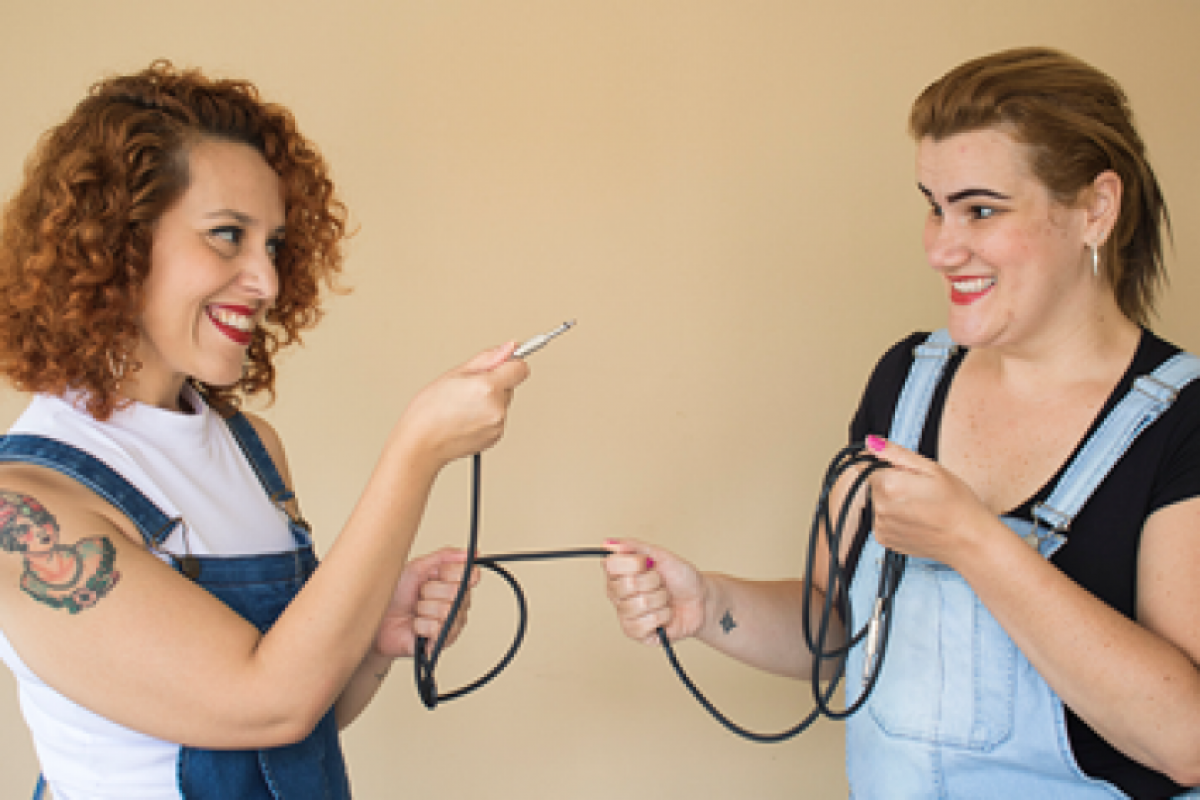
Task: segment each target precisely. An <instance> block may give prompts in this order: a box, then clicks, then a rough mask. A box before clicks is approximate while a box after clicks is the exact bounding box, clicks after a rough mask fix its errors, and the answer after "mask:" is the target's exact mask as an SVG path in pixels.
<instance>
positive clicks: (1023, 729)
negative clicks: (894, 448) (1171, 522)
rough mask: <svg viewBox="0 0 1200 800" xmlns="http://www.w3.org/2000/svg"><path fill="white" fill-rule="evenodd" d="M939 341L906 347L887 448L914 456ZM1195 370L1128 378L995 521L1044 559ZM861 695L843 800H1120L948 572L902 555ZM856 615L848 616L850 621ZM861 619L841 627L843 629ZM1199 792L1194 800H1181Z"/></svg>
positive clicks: (1049, 698) (855, 688) (857, 597)
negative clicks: (876, 661)
mask: <svg viewBox="0 0 1200 800" xmlns="http://www.w3.org/2000/svg"><path fill="white" fill-rule="evenodd" d="M954 347H955V345H954V343H953V342H952V341H951V339H950V336H949V334H948V333H947V332H946V331H944V330H942V331H938V332H937V333H934V334H932V335H931V336H930V337H929V339H927V340H926V342H925V343H924V344H922V345H920V346H918V347H917V348H916V359H915V361H914V364H913V367H912V369H911V371H910V372H909V375H908V378H907V380H906V382H905V385H904V388H903V390H902V391H901V394H900V399H899V401H898V404H897V407H896V414H895V417H894V418H893V420H892V429H891V432H890V433H889V438H890V439H891V440H892V441H894V442H896V443H897V444H900V445H902V446H904V447H906V448H909V449H911V450H913V451H915V450H916V449H917V447H918V444H919V442H920V439H921V431H922V429H923V428H924V425H925V417H926V414H927V413H928V410H929V405H930V402H931V400H932V398H933V394H934V390H935V388H936V387H937V385H938V383H939V381H940V379H941V376H942V373H943V371H944V369H945V366H946V364H947V362H948V361H949V359H950V356H951V354H952V353H953V350H954ZM1198 374H1200V359H1197V358H1195V357H1194V356H1191V355H1188V354H1186V353H1181V354H1179V355H1177V356H1175V357H1174V358H1172V359H1170V360H1168V361H1167V362H1166V363H1164V364H1163V365H1162V366H1160V367H1159V368H1158V369H1157V370H1155V372H1154V373H1153V374H1152V375H1150V376H1143V377H1141V378H1139V379H1138V380H1137V381H1136V383H1135V384H1134V388H1133V389H1132V390H1131V391H1130V392H1129V394H1128V395H1127V396H1126V397H1125V398H1124V399H1123V400H1122V401H1121V402H1120V403H1119V404H1118V405H1117V406H1116V407H1115V408H1114V409H1113V410H1112V412H1111V413H1110V414H1109V415H1108V417H1106V419H1105V420H1104V421H1103V422H1102V423H1101V425H1100V427H1099V428H1098V429H1097V430H1096V432H1095V433H1094V434H1093V436H1092V437H1091V438H1090V439H1089V440H1088V441H1087V443H1086V444H1085V445H1084V447H1083V448H1082V449H1081V450H1080V452H1079V454H1078V456H1077V457H1076V458H1075V460H1074V461H1073V462H1072V463H1071V464H1070V465H1069V466H1068V468H1067V470H1066V472H1065V473H1064V474H1063V477H1062V480H1061V481H1059V483H1058V484H1057V485H1056V486H1055V488H1054V491H1053V492H1052V493H1051V495H1050V497H1049V498H1048V499H1047V501H1046V502H1045V503H1044V504H1042V505H1039V506H1038V507H1037V508H1036V509H1035V511H1034V515H1035V517H1037V519H1038V523H1036V524H1030V523H1028V522H1026V521H1023V520H1019V519H1013V518H1009V517H1003V518H1002V519H1003V521H1004V522H1005V524H1007V525H1008V527H1009V528H1011V529H1012V530H1013V532H1014V534H1015V535H1018V536H1021V537H1022V538H1024V539H1025V541H1027V542H1028V543H1030V544H1031V545H1032V546H1034V547H1036V549H1037V550H1038V552H1039V553H1041V555H1042V556H1043V557H1046V558H1049V557H1050V555H1051V554H1053V553H1054V552H1055V551H1056V550H1057V549H1058V548H1059V547H1061V546H1062V544H1063V543H1064V542H1065V541H1066V540H1065V537H1064V535H1063V534H1064V532H1065V531H1066V530H1067V528H1068V526H1069V525H1070V523H1071V520H1072V519H1073V518H1074V517H1075V515H1076V514H1077V513H1078V511H1079V509H1080V508H1082V507H1083V504H1084V503H1085V502H1086V501H1087V499H1088V498H1089V497H1090V496H1091V494H1092V492H1093V491H1095V489H1096V487H1097V486H1098V485H1099V483H1100V481H1101V480H1102V479H1103V478H1104V476H1105V475H1107V474H1108V472H1109V470H1111V469H1112V467H1113V465H1115V464H1116V462H1117V460H1118V459H1119V458H1120V457H1121V455H1122V454H1124V452H1125V451H1126V449H1127V448H1128V447H1129V445H1130V444H1131V443H1132V442H1133V440H1134V439H1135V438H1136V437H1137V435H1138V434H1139V433H1141V432H1142V431H1143V430H1144V429H1145V428H1146V427H1147V426H1149V425H1150V424H1151V423H1152V422H1153V421H1154V420H1155V419H1157V418H1158V416H1159V415H1160V414H1161V413H1162V412H1163V411H1164V410H1165V409H1166V408H1167V407H1168V406H1169V405H1170V404H1171V402H1172V401H1173V400H1174V399H1175V396H1176V395H1177V393H1178V391H1179V390H1180V389H1182V388H1183V386H1185V385H1186V384H1187V383H1188V382H1189V381H1191V380H1192V379H1193V378H1195V377H1197V375H1198ZM883 554H884V550H883V548H882V547H880V545H879V543H878V542H876V541H875V538H874V537H873V536H872V537H870V538H869V540H868V542H867V544H866V546H865V547H864V549H863V552H862V555H861V557H860V560H859V567H858V574H857V575H856V576H855V579H854V581H853V583H852V585H851V589H850V595H851V602H852V607H853V608H854V609H856V610H858V609H870V608H871V607H872V605H873V603H874V600H875V595H874V593H875V589H876V586H877V585H878V582H879V568H880V564H881V561H882V559H883ZM894 609H895V610H894V614H895V617H894V621H893V625H892V631H891V637H890V639H889V641H888V646H887V651H886V654H885V660H884V662H883V665H882V671H881V673H880V677H879V681H878V683H877V684H876V686H875V690H874V693H873V694H872V695H871V697H870V699H869V700H868V701H867V704H866V706H865V707H864V708H862V709H860V710H859V712H858V713H857V714H855V715H854V716H853V717H851V718H850V719H849V720H848V722H847V728H846V759H847V771H848V775H849V780H850V789H851V796H852V797H854V798H858V800H882V799H883V798H887V799H888V800H909V799H910V798H911V799H912V800H931V798H953V800H963V799H968V800H988V799H990V798H995V800H1013V798H1018V799H1019V800H1042V798H1053V800H1101V799H1102V798H1114V797H1125V795H1124V793H1122V792H1121V791H1119V790H1118V789H1117V788H1116V787H1114V786H1113V785H1112V784H1110V783H1108V782H1106V781H1101V780H1096V779H1093V778H1090V777H1088V776H1087V775H1085V774H1084V773H1083V772H1082V771H1081V770H1080V769H1079V767H1078V766H1077V765H1076V762H1075V759H1074V757H1073V755H1072V753H1071V745H1070V742H1069V740H1068V738H1067V730H1066V719H1065V716H1064V711H1063V707H1062V701H1061V700H1060V699H1059V697H1058V696H1057V695H1056V694H1055V693H1054V691H1053V690H1052V689H1051V688H1050V687H1049V685H1048V684H1047V683H1046V682H1045V681H1044V680H1043V679H1042V677H1041V676H1040V675H1038V673H1037V671H1036V670H1034V668H1033V666H1032V665H1031V664H1030V663H1029V661H1028V660H1027V659H1026V658H1025V656H1024V655H1023V654H1022V653H1021V652H1020V650H1018V649H1017V646H1016V645H1015V644H1014V643H1013V641H1012V639H1011V638H1009V636H1008V634H1007V633H1005V631H1004V630H1003V628H1001V627H1000V624H999V623H998V622H996V620H995V618H994V617H993V616H992V615H991V613H990V612H989V611H988V610H987V608H985V607H984V605H983V603H982V602H980V600H979V598H978V597H977V596H976V595H975V592H974V591H973V590H972V589H971V587H970V586H969V585H968V584H967V582H966V581H964V580H963V579H962V578H961V577H960V576H959V575H958V573H957V572H955V571H954V570H952V569H950V568H949V567H947V566H945V565H943V564H940V563H938V562H935V561H930V560H928V559H920V558H909V559H908V566H907V568H906V570H905V572H904V577H903V579H902V580H901V582H900V588H899V591H898V593H897V595H896V597H895V605H894ZM859 613H861V612H859ZM861 623H862V619H861V618H859V619H855V620H853V625H854V626H855V627H857V626H860V625H861ZM862 650H863V648H862V647H861V646H859V647H855V648H854V650H853V651H852V653H851V655H850V658H849V659H848V664H847V667H848V672H847V690H846V691H847V696H848V697H847V699H848V702H851V701H853V700H854V699H855V698H857V696H858V695H859V694H860V693H861V691H862V688H861V685H860V681H859V676H861V675H862V674H863V652H862ZM1183 796H1187V797H1192V796H1200V790H1193V791H1190V792H1187V793H1185V795H1183Z"/></svg>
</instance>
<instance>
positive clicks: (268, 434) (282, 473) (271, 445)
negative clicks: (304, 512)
mask: <svg viewBox="0 0 1200 800" xmlns="http://www.w3.org/2000/svg"><path fill="white" fill-rule="evenodd" d="M242 413H243V415H244V416H245V417H246V420H247V421H248V422H249V423H250V426H251V427H252V428H254V432H255V433H257V434H258V438H259V439H261V440H262V443H263V447H265V448H267V454H268V455H270V456H271V461H273V462H274V463H275V469H277V470H279V477H281V478H283V482H284V484H285V485H286V486H287V487H288V488H289V489H291V490H292V491H293V492H294V491H296V485H295V482H294V481H293V480H292V471H291V468H290V467H289V466H288V462H287V454H286V453H285V452H284V449H283V439H282V438H281V437H280V435H279V432H278V431H276V430H275V428H274V426H272V425H271V423H269V422H267V421H266V420H265V419H263V418H262V417H260V416H258V415H256V414H249V413H246V412H242ZM292 502H293V503H295V501H294V500H293V501H292ZM293 510H294V511H298V508H293Z"/></svg>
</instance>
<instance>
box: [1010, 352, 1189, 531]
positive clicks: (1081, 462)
mask: <svg viewBox="0 0 1200 800" xmlns="http://www.w3.org/2000/svg"><path fill="white" fill-rule="evenodd" d="M1197 377H1200V358H1197V357H1196V356H1194V355H1192V354H1190V353H1179V354H1177V355H1175V356H1173V357H1172V358H1170V359H1168V360H1167V361H1164V362H1163V363H1162V364H1161V365H1159V367H1158V369H1156V370H1154V371H1153V372H1152V373H1150V374H1149V375H1142V376H1141V377H1139V378H1138V379H1137V380H1136V381H1134V383H1133V388H1132V389H1130V390H1129V393H1128V394H1127V395H1125V397H1124V398H1122V399H1121V402H1120V403H1118V404H1117V405H1116V407H1115V408H1113V410H1112V411H1111V412H1109V414H1108V416H1106V417H1105V418H1104V421H1103V422H1102V423H1101V424H1100V427H1099V428H1097V429H1096V432H1095V433H1093V434H1092V436H1091V437H1090V438H1089V439H1088V440H1087V442H1086V443H1084V445H1083V448H1082V449H1081V450H1080V451H1079V454H1078V455H1077V456H1076V457H1075V459H1074V460H1073V461H1072V462H1071V464H1070V465H1069V466H1068V467H1067V471H1066V472H1064V473H1063V476H1062V479H1061V480H1060V481H1059V482H1058V484H1057V485H1056V486H1055V487H1054V491H1053V492H1052V493H1051V495H1050V497H1049V498H1047V500H1046V502H1045V503H1042V504H1040V505H1038V506H1037V507H1035V508H1034V510H1033V514H1034V517H1036V518H1037V521H1038V522H1040V523H1042V524H1045V525H1047V526H1049V527H1050V528H1051V529H1052V530H1054V531H1056V532H1058V533H1060V534H1061V533H1062V532H1063V531H1065V530H1066V529H1067V528H1068V527H1070V525H1071V521H1072V520H1073V519H1075V515H1076V514H1078V513H1079V509H1081V508H1082V507H1083V504H1084V503H1086V502H1087V500H1088V498H1089V497H1091V496H1092V493H1093V492H1095V491H1096V487H1098V486H1099V485H1100V482H1101V481H1103V480H1104V478H1105V476H1107V475H1108V473H1109V472H1111V471H1112V468H1113V467H1114V466H1116V463H1117V461H1119V460H1120V458H1121V456H1123V455H1125V451H1127V450H1128V449H1129V446H1130V445H1132V444H1133V442H1134V440H1135V439H1136V438H1137V437H1138V435H1139V434H1141V432H1142V431H1144V430H1145V429H1146V428H1148V427H1150V425H1151V424H1152V423H1153V422H1154V421H1155V420H1156V419H1158V418H1159V416H1161V415H1162V413H1163V412H1164V411H1166V410H1167V409H1168V408H1169V407H1170V406H1171V403H1173V402H1175V398H1176V397H1178V396H1179V393H1180V392H1181V391H1183V388H1184V387H1185V386H1187V385H1188V384H1189V383H1191V382H1192V381H1193V380H1194V379H1196V378H1197Z"/></svg>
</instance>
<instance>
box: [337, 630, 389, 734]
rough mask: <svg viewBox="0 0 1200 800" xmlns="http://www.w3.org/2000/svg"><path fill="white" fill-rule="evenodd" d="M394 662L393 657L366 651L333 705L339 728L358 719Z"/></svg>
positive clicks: (381, 684)
mask: <svg viewBox="0 0 1200 800" xmlns="http://www.w3.org/2000/svg"><path fill="white" fill-rule="evenodd" d="M394 663H395V659H393V658H391V657H389V656H382V655H379V653H377V652H375V650H374V649H372V650H370V651H369V652H368V653H367V655H366V657H365V658H364V659H363V660H362V663H361V664H359V667H358V669H357V670H356V671H355V672H354V674H353V675H352V676H351V677H350V680H349V682H347V683H346V688H345V689H344V690H343V691H342V694H341V696H339V697H338V699H337V703H336V704H335V705H334V711H335V713H336V714H337V724H338V728H339V729H344V728H346V727H348V726H349V725H350V723H352V722H354V720H356V719H358V716H359V714H361V713H362V712H363V711H364V710H365V709H366V707H367V706H368V705H369V704H370V703H371V700H373V699H374V698H375V695H376V694H377V693H378V692H379V689H380V687H382V686H383V682H384V681H385V680H386V679H387V676H388V673H389V672H390V671H391V669H392V665H393V664H394Z"/></svg>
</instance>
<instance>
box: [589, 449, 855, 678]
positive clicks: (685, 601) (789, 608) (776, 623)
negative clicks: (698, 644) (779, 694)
mask: <svg viewBox="0 0 1200 800" xmlns="http://www.w3.org/2000/svg"><path fill="white" fill-rule="evenodd" d="M853 478H854V473H852V472H848V473H846V474H845V475H843V477H842V478H841V480H840V481H839V482H838V484H837V486H836V487H835V488H834V491H833V492H832V493H831V504H832V507H833V508H834V509H837V508H840V505H841V503H842V502H843V501H844V499H845V497H846V493H847V492H848V490H849V486H850V484H851V482H852V481H853ZM861 508H862V500H861V498H856V499H855V501H854V506H853V507H852V509H851V512H850V519H857V518H858V515H859V513H860V512H861ZM849 539H850V537H847V538H846V540H845V541H843V542H842V545H843V552H842V553H841V556H840V557H841V558H842V559H843V560H844V559H845V557H846V551H848V550H849V547H850V541H849ZM609 547H610V548H611V549H612V550H613V552H614V555H612V556H610V557H609V558H608V559H607V561H606V565H605V568H606V570H607V572H608V594H609V598H610V600H611V601H612V603H613V605H614V606H615V607H616V610H617V616H618V618H619V620H620V622H621V626H622V628H623V629H624V631H625V633H626V635H628V636H629V637H630V638H632V639H635V640H638V641H642V642H647V643H653V642H657V636H656V634H655V630H656V628H658V627H660V626H663V627H664V628H665V630H666V633H667V635H668V637H669V638H670V639H672V640H675V639H682V638H686V637H692V636H694V637H696V638H698V639H699V640H700V641H702V642H704V643H705V644H708V645H710V646H711V647H714V648H716V649H717V650H719V651H721V652H722V653H725V654H726V655H729V656H731V657H733V658H735V659H737V660H739V661H742V662H744V663H746V664H750V665H752V666H754V667H757V668H759V669H762V670H766V671H768V672H772V673H775V674H778V675H785V676H790V677H796V678H808V677H811V675H812V665H813V656H812V652H811V651H810V650H809V649H808V647H807V645H806V644H805V641H804V636H803V634H802V628H801V626H802V623H803V613H804V611H803V609H804V598H805V593H809V594H810V598H811V610H810V613H811V619H810V622H811V623H812V630H814V631H815V630H816V629H817V625H818V622H819V620H818V616H819V614H820V613H821V607H822V604H823V603H824V600H825V585H824V580H825V575H826V571H827V565H828V560H829V554H828V550H827V548H826V546H825V537H824V536H823V535H822V536H821V539H820V540H819V541H818V542H817V554H816V563H815V564H814V568H813V585H811V586H806V585H805V583H804V582H803V581H801V580H780V581H748V580H742V579H739V578H734V577H732V576H729V575H724V574H720V573H715V572H700V571H698V570H697V569H696V568H695V567H693V566H692V565H691V564H689V563H688V562H686V561H684V560H683V559H681V558H679V557H678V556H676V555H674V554H673V553H670V552H668V551H666V550H663V549H661V548H657V547H653V546H651V545H647V544H644V543H642V542H636V541H633V540H622V541H617V542H610V543H609ZM647 559H649V562H648V560H647ZM831 624H832V625H833V626H834V628H833V630H831V632H830V636H829V639H828V645H829V646H830V647H837V646H840V645H841V644H843V643H844V641H845V632H844V630H843V628H842V626H841V621H840V620H839V619H838V618H837V617H836V615H835V616H834V618H833V619H832V620H831Z"/></svg>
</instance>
